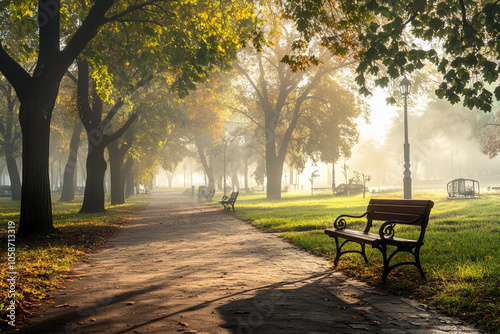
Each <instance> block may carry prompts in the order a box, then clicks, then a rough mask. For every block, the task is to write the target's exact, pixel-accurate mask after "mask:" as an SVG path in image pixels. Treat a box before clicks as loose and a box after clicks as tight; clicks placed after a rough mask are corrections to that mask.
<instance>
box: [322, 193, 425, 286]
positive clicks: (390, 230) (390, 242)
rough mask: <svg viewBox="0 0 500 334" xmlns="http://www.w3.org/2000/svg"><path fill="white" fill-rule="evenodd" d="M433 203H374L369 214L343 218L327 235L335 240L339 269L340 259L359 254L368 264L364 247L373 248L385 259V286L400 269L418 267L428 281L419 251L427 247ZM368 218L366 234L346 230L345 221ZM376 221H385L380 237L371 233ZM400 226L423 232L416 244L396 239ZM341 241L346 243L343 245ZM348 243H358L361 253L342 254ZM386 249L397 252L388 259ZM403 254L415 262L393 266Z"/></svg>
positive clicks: (415, 201)
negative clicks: (410, 266)
mask: <svg viewBox="0 0 500 334" xmlns="http://www.w3.org/2000/svg"><path fill="white" fill-rule="evenodd" d="M433 206H434V202H432V201H430V200H401V199H371V200H370V202H369V204H368V207H367V209H366V212H365V213H364V214H363V215H360V216H353V215H340V216H339V217H337V219H336V220H335V222H334V228H332V229H326V230H325V233H326V234H327V235H328V236H330V237H332V238H334V239H335V245H336V249H337V253H336V256H335V260H334V264H335V266H337V265H338V262H339V259H340V257H341V256H342V255H343V254H346V253H359V254H361V255H362V256H363V258H364V259H365V262H366V263H368V259H367V257H366V253H365V245H371V246H372V247H373V248H377V249H379V250H380V251H381V253H382V256H383V259H384V272H383V274H382V280H383V281H384V282H385V281H386V279H387V275H388V274H389V272H390V271H391V270H392V269H394V268H396V267H399V266H401V265H407V264H412V265H415V266H416V267H417V268H418V269H419V271H420V274H421V276H422V278H423V279H425V274H424V271H423V269H422V266H421V264H420V247H421V246H422V245H423V243H424V236H425V230H426V228H427V225H428V223H429V215H430V212H431V209H432V207H433ZM359 218H366V221H367V222H366V227H365V229H364V231H357V230H352V229H347V228H346V227H347V220H346V219H348V220H349V219H359ZM373 221H383V222H384V223H383V224H382V225H381V227H380V228H379V230H378V233H376V234H375V233H370V229H371V228H372V226H373ZM398 225H411V226H417V227H419V228H420V235H419V237H418V239H417V240H412V239H406V238H398V237H395V236H394V234H395V230H396V227H397V226H398ZM339 238H342V239H345V241H344V242H343V243H342V244H340V242H339ZM348 242H354V243H358V244H359V245H360V246H361V250H355V249H354V250H353V249H351V250H342V248H343V247H344V245H345V244H347V243H348ZM387 246H395V247H396V249H395V250H394V251H393V252H392V253H391V254H390V255H389V256H387V250H388V248H387ZM400 252H409V253H411V254H413V257H414V261H413V262H408V261H403V262H399V263H396V264H393V265H390V261H391V259H392V258H393V257H394V256H395V255H396V254H397V253H400Z"/></svg>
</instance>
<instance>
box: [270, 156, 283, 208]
mask: <svg viewBox="0 0 500 334" xmlns="http://www.w3.org/2000/svg"><path fill="white" fill-rule="evenodd" d="M283 163H284V161H280V159H278V158H277V157H273V156H272V155H270V154H268V152H267V150H266V175H267V189H266V190H267V199H281V176H282V175H283Z"/></svg>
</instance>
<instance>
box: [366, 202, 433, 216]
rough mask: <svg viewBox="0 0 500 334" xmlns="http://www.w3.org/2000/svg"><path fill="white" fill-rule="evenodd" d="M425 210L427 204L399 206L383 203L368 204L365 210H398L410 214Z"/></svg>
mask: <svg viewBox="0 0 500 334" xmlns="http://www.w3.org/2000/svg"><path fill="white" fill-rule="evenodd" d="M426 210H427V206H401V205H385V204H369V205H368V209H367V210H366V211H370V212H398V213H404V214H411V215H423V214H425V212H426Z"/></svg>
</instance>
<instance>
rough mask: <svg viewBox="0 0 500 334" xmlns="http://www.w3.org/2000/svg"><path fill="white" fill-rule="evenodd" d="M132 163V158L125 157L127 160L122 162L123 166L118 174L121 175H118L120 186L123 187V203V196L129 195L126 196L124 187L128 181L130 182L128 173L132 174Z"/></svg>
mask: <svg viewBox="0 0 500 334" xmlns="http://www.w3.org/2000/svg"><path fill="white" fill-rule="evenodd" d="M133 165H134V159H133V158H131V157H129V158H128V159H127V161H125V164H123V168H122V170H121V171H120V175H121V176H120V187H121V188H122V189H123V191H122V193H123V203H125V198H128V197H130V195H128V196H127V193H126V192H125V189H126V188H127V182H128V184H130V182H129V178H130V175H132V166H133ZM133 181H134V179H133V178H132V182H133ZM132 187H133V183H132ZM132 193H133V189H132ZM123 203H120V204H123Z"/></svg>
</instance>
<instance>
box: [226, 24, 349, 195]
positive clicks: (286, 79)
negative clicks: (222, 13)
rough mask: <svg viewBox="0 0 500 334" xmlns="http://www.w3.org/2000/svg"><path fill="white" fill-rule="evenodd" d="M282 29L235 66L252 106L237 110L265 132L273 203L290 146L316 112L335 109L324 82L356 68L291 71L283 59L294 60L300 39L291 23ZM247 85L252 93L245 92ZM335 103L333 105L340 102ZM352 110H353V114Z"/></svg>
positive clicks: (332, 63)
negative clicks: (327, 95) (344, 71)
mask: <svg viewBox="0 0 500 334" xmlns="http://www.w3.org/2000/svg"><path fill="white" fill-rule="evenodd" d="M283 26H284V27H282V29H278V28H276V30H274V34H275V36H277V37H276V40H275V41H270V42H271V44H270V46H269V47H265V48H264V49H263V50H262V52H260V53H256V52H251V51H247V52H244V53H243V52H242V53H241V54H240V55H239V59H238V63H237V64H236V65H235V68H236V69H237V70H238V72H239V73H240V74H241V76H242V78H244V80H245V81H246V85H245V86H243V87H242V88H241V94H242V96H246V97H247V98H249V99H250V100H253V102H249V103H246V104H241V105H242V106H239V107H238V106H236V107H234V108H233V110H235V111H236V112H238V113H240V114H242V115H245V116H246V117H248V119H250V120H251V121H252V122H253V123H254V124H256V125H257V126H258V127H259V128H260V129H261V130H262V131H263V134H264V136H265V144H264V145H265V167H266V176H267V197H268V198H272V199H279V198H281V178H282V174H283V164H284V162H285V159H286V157H287V155H288V154H289V153H290V152H289V148H290V146H291V145H293V144H292V142H296V141H298V140H300V133H301V128H303V126H304V125H305V124H307V122H308V121H311V120H313V119H314V118H316V117H317V116H316V115H315V114H316V113H322V112H326V110H330V111H332V110H333V109H334V104H332V103H331V101H329V99H330V98H328V99H325V97H324V96H323V94H324V91H323V89H324V87H323V86H322V82H325V81H329V80H334V78H333V76H332V75H333V74H334V73H335V72H337V71H339V70H341V69H346V68H347V67H348V66H349V65H350V64H352V61H351V60H350V59H348V58H345V59H340V60H339V61H336V60H334V59H328V58H325V59H323V62H322V64H321V65H320V66H314V67H309V68H307V69H306V68H302V69H301V68H300V66H299V67H297V68H294V70H293V71H292V70H290V68H289V67H288V66H287V65H286V64H284V63H283V62H282V59H283V58H284V57H285V58H287V59H291V58H292V57H291V56H290V55H289V54H290V52H292V48H293V41H294V39H295V38H296V36H297V35H296V33H295V32H294V29H293V28H291V27H290V24H288V23H286V22H285V23H284V24H283ZM280 35H281V36H280ZM311 52H314V53H316V54H317V56H315V57H314V58H313V59H314V61H315V62H316V61H317V60H318V59H319V58H320V54H321V50H320V49H317V48H315V47H314V46H311ZM247 86H249V87H250V89H251V90H250V91H249V90H248V89H247V88H245V87H247ZM330 93H332V92H330ZM331 98H332V99H333V100H335V98H336V97H335V96H332V97H331ZM339 98H340V96H339ZM250 100H249V101H250ZM354 110H355V109H350V111H351V112H352V111H354ZM354 114H355V113H353V115H354ZM313 131H315V130H314V129H313Z"/></svg>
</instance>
